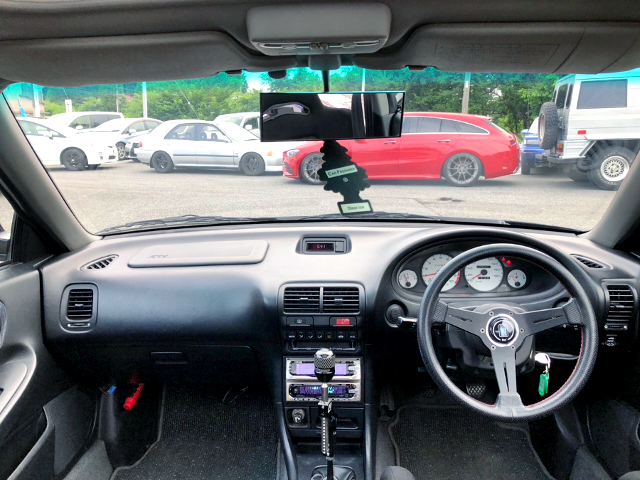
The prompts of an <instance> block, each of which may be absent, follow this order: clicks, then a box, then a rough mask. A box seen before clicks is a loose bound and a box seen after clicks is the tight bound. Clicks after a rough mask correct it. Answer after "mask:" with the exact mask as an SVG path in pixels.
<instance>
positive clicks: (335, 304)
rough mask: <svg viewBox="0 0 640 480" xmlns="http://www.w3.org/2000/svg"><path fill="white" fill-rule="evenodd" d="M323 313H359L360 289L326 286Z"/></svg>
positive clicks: (323, 297)
mask: <svg viewBox="0 0 640 480" xmlns="http://www.w3.org/2000/svg"><path fill="white" fill-rule="evenodd" d="M322 311H323V313H338V314H341V315H342V314H347V313H352V314H353V313H358V312H359V311H360V291H359V290H358V288H356V287H324V291H323V292H322Z"/></svg>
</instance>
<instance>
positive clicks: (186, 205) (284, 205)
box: [0, 161, 615, 232]
mask: <svg viewBox="0 0 640 480" xmlns="http://www.w3.org/2000/svg"><path fill="white" fill-rule="evenodd" d="M49 172H50V174H51V177H52V178H53V180H54V181H55V183H56V184H57V185H58V187H59V189H60V191H61V192H62V194H63V195H64V197H65V198H66V199H67V202H68V203H69V205H70V207H71V209H72V210H73V211H74V213H75V214H76V215H77V217H78V218H79V219H80V221H81V222H82V223H83V225H84V226H85V227H86V228H87V230H89V231H91V232H98V231H100V230H102V229H103V228H106V227H110V226H115V225H121V224H124V223H128V222H134V221H140V220H148V219H154V218H164V217H171V216H178V215H188V214H195V215H221V216H232V217H274V216H280V217H281V216H297V215H319V214H327V213H337V212H338V208H337V205H336V203H337V202H338V201H339V200H341V198H340V196H339V195H337V194H335V193H333V192H327V191H324V190H323V188H322V187H321V186H312V185H306V184H303V183H302V182H300V181H298V180H293V179H288V178H285V177H283V176H281V175H279V174H266V175H263V176H259V177H247V176H244V175H242V174H240V173H239V172H235V171H222V170H187V169H184V170H180V169H177V170H174V171H173V172H172V173H168V174H159V173H157V172H155V171H154V170H152V169H150V168H149V167H147V166H145V165H142V164H140V163H133V162H131V161H123V162H118V163H115V164H105V165H102V166H101V167H100V168H98V169H97V170H95V171H88V170H87V171H82V172H71V171H68V170H65V169H64V168H63V167H52V168H50V169H49ZM371 184H372V185H371V187H370V188H368V189H367V190H365V191H364V192H363V193H362V194H361V196H362V198H364V199H368V200H370V201H371V204H372V206H373V208H374V211H384V212H402V213H412V214H421V215H431V216H446V217H465V218H485V219H503V220H507V221H508V220H518V221H527V222H535V223H542V224H551V225H559V226H564V227H571V228H576V229H580V230H588V229H590V228H591V227H593V226H594V225H595V224H596V222H597V221H598V220H599V219H600V217H601V216H602V215H603V214H604V212H605V210H606V208H607V207H608V205H609V203H610V201H611V199H612V198H613V196H614V194H615V192H609V191H603V190H598V189H597V188H595V187H594V186H592V185H591V184H589V183H577V182H574V181H572V180H570V179H569V178H567V177H566V176H565V175H564V174H562V173H561V172H554V171H535V172H534V173H533V174H532V175H527V176H524V175H519V174H516V175H510V176H507V177H501V178H497V179H493V180H484V179H481V180H480V181H479V182H478V183H477V184H476V185H475V186H472V187H468V188H459V187H453V186H450V185H448V184H447V183H446V182H445V181H444V180H441V181H400V180H394V181H372V182H371ZM8 215H10V214H9V212H7V211H6V206H2V205H0V221H2V220H4V219H5V217H7V216H8ZM4 221H6V220H4ZM3 225H4V223H3Z"/></svg>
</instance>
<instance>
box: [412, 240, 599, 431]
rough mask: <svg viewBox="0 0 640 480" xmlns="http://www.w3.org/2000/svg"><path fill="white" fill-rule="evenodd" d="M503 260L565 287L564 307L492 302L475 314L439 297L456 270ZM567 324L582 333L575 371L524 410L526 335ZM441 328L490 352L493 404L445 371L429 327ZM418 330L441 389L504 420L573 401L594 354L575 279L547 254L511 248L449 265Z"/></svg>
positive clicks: (594, 327) (434, 284)
mask: <svg viewBox="0 0 640 480" xmlns="http://www.w3.org/2000/svg"><path fill="white" fill-rule="evenodd" d="M501 256H510V257H517V258H520V259H522V260H526V261H528V262H531V263H533V264H534V265H537V266H539V267H541V268H543V269H544V270H546V271H547V272H549V273H550V274H551V275H553V276H554V277H555V278H556V279H557V280H558V281H559V282H560V283H561V284H562V285H563V286H564V287H565V288H566V290H567V291H568V292H569V295H570V296H571V299H570V300H569V301H568V302H567V303H566V304H564V305H563V306H559V307H556V308H549V309H545V310H538V311H533V312H527V311H524V310H523V309H521V308H515V307H514V306H510V305H503V304H498V303H496V302H492V303H487V304H486V305H481V306H478V307H476V308H475V309H473V310H472V309H468V308H455V307H451V306H449V305H447V304H446V303H444V302H443V301H441V300H440V299H439V294H440V291H441V290H442V287H444V285H445V283H447V281H448V280H449V279H450V278H451V277H452V276H453V275H454V274H455V273H456V272H458V271H460V270H462V269H463V268H464V267H465V266H467V265H469V264H470V263H473V262H475V261H477V260H481V259H484V258H488V257H501ZM566 323H569V324H573V325H580V327H581V330H582V345H581V347H580V355H579V357H578V361H577V363H576V366H575V369H574V371H573V373H572V374H571V376H570V377H569V379H568V380H567V382H566V383H565V384H564V385H563V386H562V387H561V388H560V389H559V390H558V391H557V392H555V393H554V394H553V395H551V396H550V397H549V398H546V399H544V400H542V401H540V402H538V403H535V404H533V405H529V406H525V405H524V404H523V403H522V399H521V398H520V395H519V394H518V391H517V389H516V352H517V351H518V349H519V348H520V347H521V346H522V345H523V343H524V341H525V339H526V338H527V337H529V336H530V335H535V334H536V333H539V332H542V331H544V330H547V329H549V328H552V327H556V326H558V325H562V324H566ZM439 324H440V325H441V324H448V325H453V326H455V327H458V328H460V329H462V330H464V331H465V332H469V333H471V334H473V335H476V336H477V337H479V338H480V339H481V340H482V342H483V343H484V345H486V347H487V348H489V350H490V351H491V357H492V360H493V366H494V370H495V374H496V379H497V380H498V387H499V389H500V393H499V394H498V398H497V400H496V403H495V404H494V405H489V404H486V403H483V402H481V401H479V400H476V399H474V398H472V397H470V396H469V395H467V394H466V393H464V392H463V391H462V390H460V389H459V388H458V387H457V386H456V385H455V383H453V382H452V381H451V380H450V379H449V377H448V376H447V374H446V373H445V372H444V370H443V369H442V367H441V366H440V363H439V362H438V358H437V356H436V351H435V348H434V346H433V335H432V327H433V326H434V325H439ZM417 328H418V345H419V346H420V354H421V355H422V360H423V361H424V364H425V366H426V368H427V370H428V372H429V374H430V375H431V377H432V378H433V379H434V381H435V382H436V383H437V384H438V386H439V387H440V389H442V391H443V392H444V393H445V394H447V395H448V396H449V397H451V398H452V399H454V400H455V401H457V402H458V403H460V404H462V405H463V406H466V407H468V408H470V409H471V410H474V411H476V412H478V413H481V414H483V415H486V416H488V417H491V418H493V419H495V420H500V421H505V422H509V421H512V422H519V421H529V420H535V419H537V418H541V417H543V416H545V415H548V414H550V413H552V412H554V411H555V410H557V409H559V408H560V407H562V406H564V405H566V404H567V403H569V402H570V401H571V400H573V398H574V397H575V396H576V395H577V394H578V392H579V391H580V390H581V389H582V387H583V386H584V385H585V383H586V382H587V380H588V378H589V375H590V374H591V371H592V370H593V366H594V364H595V361H596V355H597V352H598V324H597V322H596V317H595V314H594V311H593V307H592V306H591V302H590V300H589V297H588V295H587V293H586V292H585V290H584V289H583V288H582V286H581V285H580V283H579V282H578V280H577V279H576V277H574V276H573V274H572V273H571V272H569V270H567V269H566V268H565V267H564V266H562V265H561V264H560V263H559V262H558V261H557V260H555V259H553V258H551V257H549V256H547V255H546V254H544V253H542V252H540V251H538V250H535V249H533V248H529V247H524V246H520V245H514V244H506V243H503V244H493V245H485V246H481V247H477V248H474V249H471V250H468V251H466V252H465V253H462V254H460V255H458V256H457V257H455V258H453V259H452V260H451V261H450V262H449V263H447V264H446V265H445V266H444V267H443V268H442V269H441V270H440V271H439V272H438V273H437V275H436V276H435V277H434V278H433V280H432V281H431V283H430V284H429V286H428V287H427V289H426V291H425V293H424V297H423V298H422V303H421V304H420V311H419V313H418V325H417Z"/></svg>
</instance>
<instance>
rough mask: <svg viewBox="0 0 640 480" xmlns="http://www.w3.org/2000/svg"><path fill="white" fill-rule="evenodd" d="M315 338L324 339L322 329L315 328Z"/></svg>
mask: <svg viewBox="0 0 640 480" xmlns="http://www.w3.org/2000/svg"><path fill="white" fill-rule="evenodd" d="M316 340H321V341H322V340H324V331H323V330H316Z"/></svg>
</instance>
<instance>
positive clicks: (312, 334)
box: [305, 330, 316, 340]
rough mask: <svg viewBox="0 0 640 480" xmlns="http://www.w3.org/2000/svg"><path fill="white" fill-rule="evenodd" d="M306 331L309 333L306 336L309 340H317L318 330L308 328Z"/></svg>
mask: <svg viewBox="0 0 640 480" xmlns="http://www.w3.org/2000/svg"><path fill="white" fill-rule="evenodd" d="M305 333H306V334H307V336H306V339H307V340H315V339H316V332H314V331H313V330H308V331H307V332H305Z"/></svg>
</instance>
